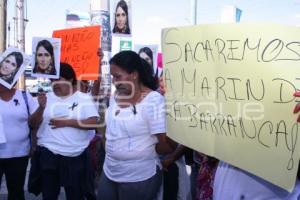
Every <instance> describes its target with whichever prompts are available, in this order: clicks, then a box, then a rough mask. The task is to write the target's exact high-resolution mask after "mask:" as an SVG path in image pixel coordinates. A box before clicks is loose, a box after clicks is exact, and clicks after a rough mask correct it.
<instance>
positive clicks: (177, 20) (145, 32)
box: [7, 0, 300, 54]
mask: <svg viewBox="0 0 300 200" xmlns="http://www.w3.org/2000/svg"><path fill="white" fill-rule="evenodd" d="M111 1H112V0H111ZM196 1H197V24H212V23H220V22H221V11H222V9H223V8H224V6H226V5H233V6H236V7H238V8H239V9H241V10H242V15H241V20H240V23H243V22H247V23H249V22H251V23H256V22H268V23H279V24H287V25H292V26H300V0H196ZM26 2H27V9H26V10H27V11H26V13H27V19H28V22H27V24H26V30H25V35H26V38H25V46H26V53H28V54H30V53H31V38H32V37H35V36H39V37H51V35H52V32H53V30H59V29H63V28H65V13H66V10H67V9H69V10H77V11H82V12H88V11H89V7H90V1H89V0H63V1H62V0H27V1H26ZM191 2H192V0H131V4H132V40H133V42H134V43H137V44H160V37H161V29H162V28H167V27H176V26H187V25H191V24H192V22H193V20H192V15H191V13H192V12H191V11H192V9H194V8H192V6H191ZM14 4H15V0H8V17H7V21H8V22H10V23H11V30H12V31H11V33H10V41H11V42H10V44H11V45H13V44H14V43H13V39H14V34H13V30H14V28H13V17H14V15H15V11H14ZM112 5H113V4H112Z"/></svg>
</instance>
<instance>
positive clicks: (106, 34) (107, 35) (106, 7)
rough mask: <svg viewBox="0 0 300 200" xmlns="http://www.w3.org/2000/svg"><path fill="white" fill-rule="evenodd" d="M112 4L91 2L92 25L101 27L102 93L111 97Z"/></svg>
mask: <svg viewBox="0 0 300 200" xmlns="http://www.w3.org/2000/svg"><path fill="white" fill-rule="evenodd" d="M109 11H110V4H109V0H90V14H91V24H92V25H96V24H99V25H101V38H100V39H101V49H102V52H103V59H102V63H101V65H100V66H101V69H100V71H101V85H100V87H101V88H102V89H100V91H103V94H102V95H103V96H109V95H110V92H111V79H110V70H109V59H110V57H111V46H112V38H111V28H110V12H109Z"/></svg>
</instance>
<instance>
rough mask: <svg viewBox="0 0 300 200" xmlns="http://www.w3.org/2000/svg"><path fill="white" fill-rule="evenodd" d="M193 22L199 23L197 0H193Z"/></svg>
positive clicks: (193, 23)
mask: <svg viewBox="0 0 300 200" xmlns="http://www.w3.org/2000/svg"><path fill="white" fill-rule="evenodd" d="M191 23H192V25H196V24H197V0H191Z"/></svg>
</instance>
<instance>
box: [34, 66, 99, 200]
mask: <svg viewBox="0 0 300 200" xmlns="http://www.w3.org/2000/svg"><path fill="white" fill-rule="evenodd" d="M51 81H52V88H53V92H51V93H47V94H44V93H42V94H39V95H38V102H39V107H38V108H37V110H36V111H35V113H33V115H32V116H31V118H30V124H31V125H32V127H35V128H38V132H37V144H38V147H37V150H36V151H37V152H39V154H40V159H39V164H40V166H41V176H42V177H41V180H42V184H41V185H42V186H41V187H42V195H43V199H57V198H58V195H59V191H60V187H61V186H63V187H64V188H65V193H66V197H67V199H68V200H76V199H78V200H81V199H84V194H85V193H86V192H87V190H88V189H89V188H87V187H88V186H87V182H86V180H87V174H86V172H87V169H88V168H89V167H90V166H89V165H90V161H89V160H88V156H87V151H86V148H87V147H88V145H89V142H90V134H89V129H93V128H95V125H96V123H97V121H98V116H99V115H98V111H97V108H96V105H95V104H94V102H93V100H92V97H91V96H90V95H88V94H86V93H82V92H80V91H79V90H77V89H76V86H77V81H76V76H75V72H74V70H73V69H72V67H71V66H70V65H69V64H66V63H61V64H60V77H59V79H52V80H51Z"/></svg>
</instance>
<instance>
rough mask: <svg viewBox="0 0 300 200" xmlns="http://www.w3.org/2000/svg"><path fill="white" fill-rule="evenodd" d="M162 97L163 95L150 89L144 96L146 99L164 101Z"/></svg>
mask: <svg viewBox="0 0 300 200" xmlns="http://www.w3.org/2000/svg"><path fill="white" fill-rule="evenodd" d="M164 99H165V98H164V96H163V95H161V94H160V93H159V92H157V91H151V92H149V93H148V94H147V95H146V97H145V100H146V101H164Z"/></svg>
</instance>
